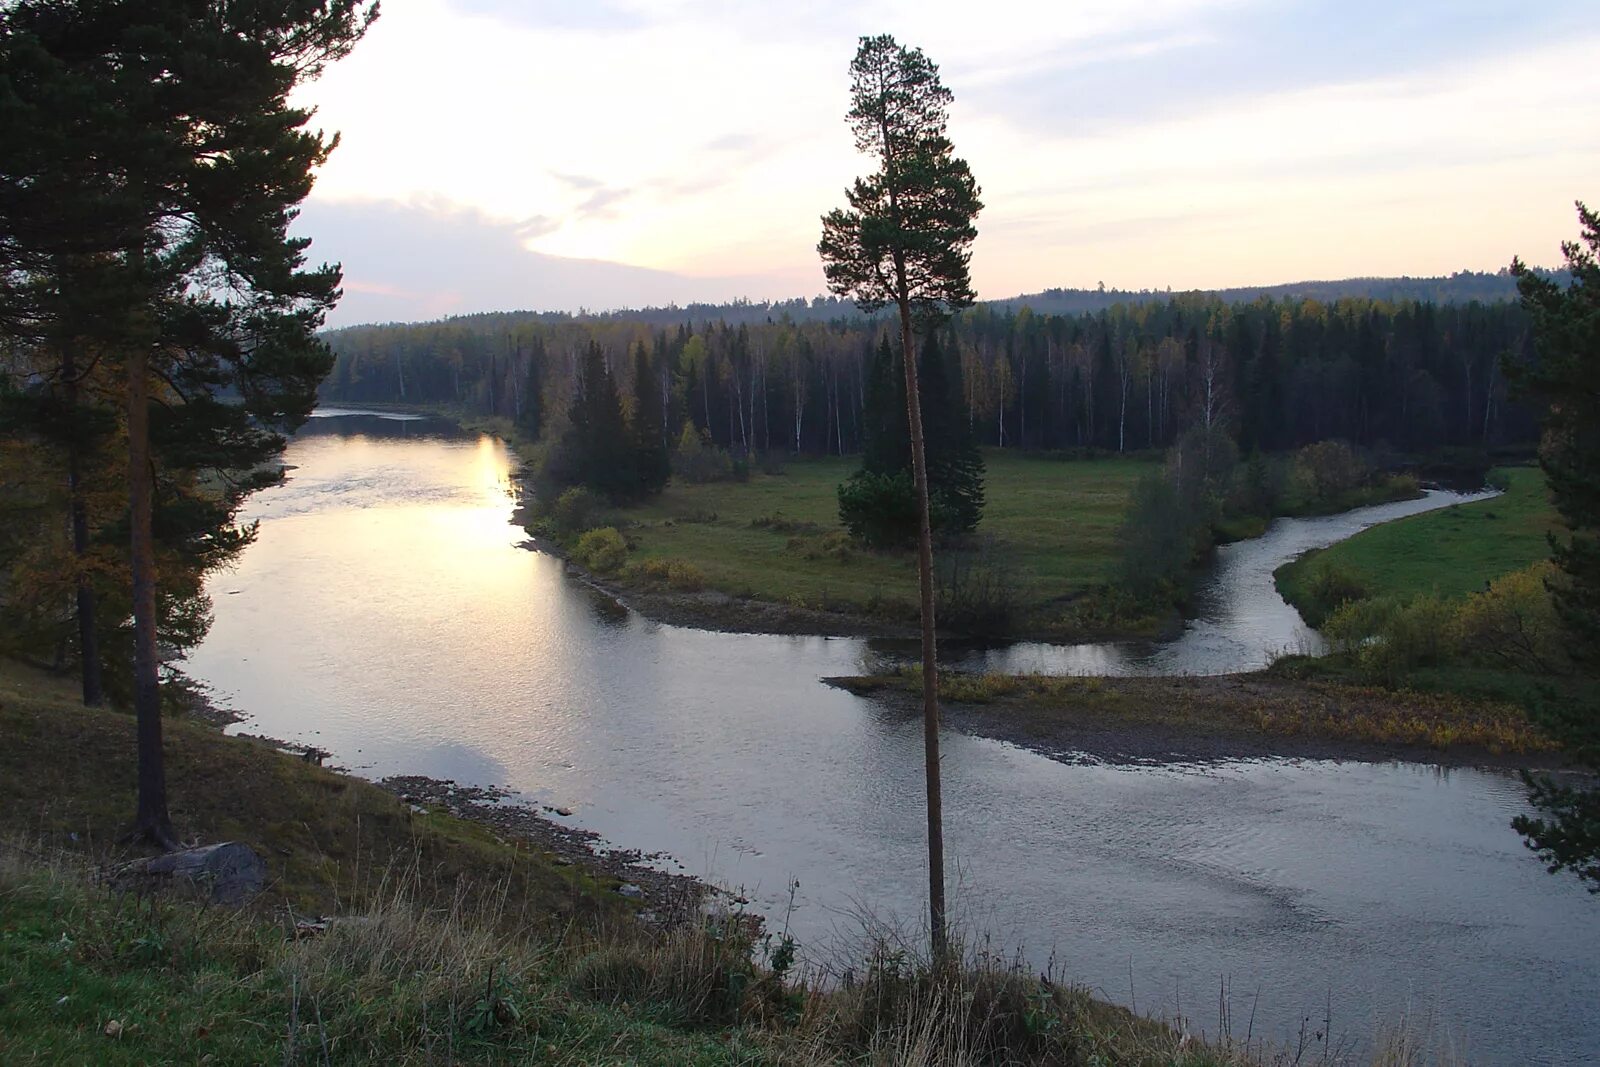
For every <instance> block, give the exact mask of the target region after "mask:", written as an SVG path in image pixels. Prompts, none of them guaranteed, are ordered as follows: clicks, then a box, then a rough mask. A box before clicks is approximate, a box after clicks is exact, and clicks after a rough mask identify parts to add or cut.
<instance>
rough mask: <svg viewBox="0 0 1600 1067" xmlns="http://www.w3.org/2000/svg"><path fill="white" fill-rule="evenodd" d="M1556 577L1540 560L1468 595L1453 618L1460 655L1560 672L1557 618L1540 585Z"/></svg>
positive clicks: (1549, 565)
mask: <svg viewBox="0 0 1600 1067" xmlns="http://www.w3.org/2000/svg"><path fill="white" fill-rule="evenodd" d="M1555 574H1556V569H1555V565H1554V564H1552V563H1551V562H1550V561H1549V560H1541V561H1539V562H1538V563H1535V564H1533V565H1532V566H1530V567H1525V568H1523V569H1522V570H1520V571H1512V572H1511V573H1510V574H1507V575H1503V576H1501V577H1499V578H1496V579H1495V580H1494V581H1493V582H1491V583H1489V587H1488V588H1487V589H1485V590H1484V591H1483V592H1481V593H1475V594H1473V595H1472V596H1471V597H1469V598H1468V599H1467V601H1466V602H1465V603H1463V604H1462V605H1461V606H1460V607H1459V608H1457V609H1456V615H1455V619H1454V620H1453V627H1452V629H1453V637H1454V640H1455V643H1456V644H1457V645H1458V646H1459V647H1460V649H1461V651H1462V652H1463V653H1465V654H1467V655H1470V656H1472V657H1473V658H1475V659H1478V660H1489V661H1492V662H1497V663H1500V664H1502V665H1504V666H1506V667H1510V668H1511V669H1513V670H1521V671H1536V672H1551V671H1559V670H1563V669H1564V668H1565V666H1566V664H1565V663H1564V662H1563V661H1564V656H1563V652H1562V630H1561V620H1560V618H1559V617H1558V616H1557V615H1556V610H1555V602H1554V601H1553V600H1552V599H1551V597H1550V590H1549V589H1548V588H1547V586H1546V584H1545V583H1546V582H1547V581H1548V580H1549V579H1550V578H1551V577H1553V576H1554V575H1555Z"/></svg>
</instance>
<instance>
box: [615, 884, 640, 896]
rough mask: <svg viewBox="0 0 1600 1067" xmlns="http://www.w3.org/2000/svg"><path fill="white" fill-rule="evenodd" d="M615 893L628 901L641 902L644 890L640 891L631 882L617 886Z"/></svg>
mask: <svg viewBox="0 0 1600 1067" xmlns="http://www.w3.org/2000/svg"><path fill="white" fill-rule="evenodd" d="M617 892H618V893H619V894H621V895H622V896H625V897H627V898H628V899H629V900H641V899H643V897H644V890H643V889H640V888H639V887H638V886H636V885H634V884H633V883H632V882H624V883H622V884H621V885H619V886H617Z"/></svg>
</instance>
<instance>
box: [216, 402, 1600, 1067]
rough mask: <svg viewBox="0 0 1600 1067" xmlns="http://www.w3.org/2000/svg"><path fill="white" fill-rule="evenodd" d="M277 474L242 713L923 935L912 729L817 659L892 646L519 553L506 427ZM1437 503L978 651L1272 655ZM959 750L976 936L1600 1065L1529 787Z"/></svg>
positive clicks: (369, 423)
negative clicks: (667, 616)
mask: <svg viewBox="0 0 1600 1067" xmlns="http://www.w3.org/2000/svg"><path fill="white" fill-rule="evenodd" d="M287 462H288V463H290V464H291V465H293V467H294V468H295V469H294V470H293V471H292V472H291V474H290V478H289V481H288V482H287V484H285V485H284V486H282V487H279V488H275V489H272V490H268V491H266V492H264V493H261V494H260V495H259V496H257V497H256V498H255V499H254V500H253V501H252V503H251V516H252V517H254V518H257V519H259V520H260V523H261V526H260V536H259V539H258V541H257V543H256V544H254V545H252V546H251V547H250V548H249V549H248V550H247V551H246V552H245V554H244V556H243V558H242V560H241V561H240V563H239V564H238V566H237V567H236V568H235V569H233V570H232V571H230V572H227V573H224V574H221V575H219V576H217V577H216V578H215V579H214V580H213V581H212V583H211V586H210V591H211V594H212V596H213V598H214V601H215V614H216V621H215V625H214V626H213V627H212V631H211V633H210V635H209V636H208V638H207V639H206V641H205V642H204V644H203V645H202V646H201V647H200V648H199V649H197V650H196V651H195V652H194V653H193V655H192V656H191V658H190V662H189V664H188V669H189V671H190V673H191V674H193V675H194V676H195V677H197V678H199V679H201V680H203V681H206V682H208V683H210V684H211V685H212V686H213V687H214V688H215V690H216V691H217V694H218V696H219V697H220V698H222V699H223V700H225V701H229V702H231V703H233V704H234V705H235V706H236V707H238V708H240V709H242V710H244V711H246V712H248V713H249V714H250V716H251V718H250V720H249V721H248V722H247V723H246V724H245V728H247V729H250V730H252V731H261V732H265V733H267V734H270V735H273V736H276V737H281V738H285V739H291V740H300V741H305V742H309V743H314V744H316V745H319V746H321V747H322V748H325V749H327V750H329V751H330V752H332V753H333V754H334V756H335V758H336V760H337V761H338V762H340V763H342V764H344V765H347V766H350V767H352V768H353V769H355V770H357V771H358V772H359V773H362V774H365V775H368V776H372V777H381V776H383V775H387V774H394V773H417V774H427V775H433V776H436V777H441V778H453V779H456V780H457V781H460V782H463V783H469V784H478V785H491V784H492V785H502V786H506V787H509V788H510V789H513V790H515V791H517V792H519V793H521V794H523V795H524V796H525V797H526V798H528V799H530V800H532V801H536V802H539V803H544V804H550V805H555V806H561V807H565V808H569V809H571V810H572V811H573V812H574V813H575V815H574V821H575V822H577V823H578V824H581V825H583V826H585V827H588V828H591V829H594V830H596V831H598V832H600V833H601V834H602V835H604V837H605V838H606V839H607V840H608V841H609V842H611V843H612V844H614V845H616V846H618V847H628V848H638V849H642V850H644V851H646V852H654V851H657V850H663V851H665V852H667V853H669V854H670V855H672V856H674V857H676V858H677V859H678V860H679V861H681V862H682V863H683V864H684V866H685V867H686V868H687V869H689V870H691V871H692V872H694V873H697V874H700V875H704V876H709V877H712V878H715V879H717V880H719V881H721V882H723V883H724V884H728V885H732V886H736V887H741V888H743V890H744V891H745V893H746V894H747V895H748V896H749V897H750V898H751V900H752V902H753V905H754V906H756V907H758V908H760V909H761V910H763V911H765V912H766V913H768V914H769V915H773V916H776V917H778V918H779V920H780V921H781V918H782V915H783V912H784V910H785V906H786V902H787V901H788V899H789V885H790V883H791V881H792V880H796V879H798V881H799V889H798V891H797V893H796V897H795V901H796V908H795V911H794V913H793V916H792V921H791V925H792V927H793V929H794V930H795V932H796V933H797V934H798V935H799V937H800V939H801V941H802V943H803V945H804V946H805V947H806V948H807V950H809V951H810V952H812V953H813V954H815V955H816V956H818V957H823V956H826V955H828V954H830V953H832V954H835V955H837V954H842V953H847V952H848V947H847V946H849V945H850V944H852V943H853V941H854V940H856V939H859V937H860V933H861V929H862V923H863V913H864V912H865V913H867V914H869V915H870V917H871V919H872V920H873V921H880V922H887V923H895V924H900V925H902V926H904V927H905V928H907V929H910V930H913V931H914V930H915V927H916V924H917V921H918V919H919V917H920V916H921V915H922V914H923V912H924V910H925V906H926V904H925V901H926V896H925V893H926V889H925V874H924V870H925V868H924V863H925V859H924V851H923V850H924V841H923V833H924V824H923V816H922V807H921V803H922V740H921V726H920V721H918V720H917V719H916V718H914V717H912V716H909V715H908V714H906V713H905V712H901V711H895V710H889V709H886V708H884V707H881V706H879V705H877V704H874V703H873V702H871V701H868V700H863V699H860V698H857V697H854V696H851V695H849V694H847V693H843V692H840V691H837V690H834V689H831V688H828V687H826V686H823V685H821V684H819V682H818V679H819V678H821V677H824V676H827V675H836V674H850V673H858V672H860V671H861V670H862V669H863V668H864V667H865V666H866V665H867V664H869V663H870V662H872V661H874V660H875V659H876V658H877V657H878V656H879V655H880V654H881V652H882V650H881V649H879V648H875V647H874V646H873V645H871V644H870V643H869V642H865V641H860V640H854V639H829V638H821V637H779V636H761V635H738V634H721V633H711V632H707V631H702V630H693V629H686V628H682V627H674V626H665V625H660V624H656V623H653V622H650V621H648V620H646V619H643V618H641V617H639V616H638V615H635V614H633V613H632V612H629V611H626V610H622V609H620V608H618V607H617V605H615V604H614V603H613V602H610V601H608V600H606V599H605V598H603V597H599V596H597V595H596V594H594V593H593V592H592V591H590V590H589V589H588V588H587V587H585V586H582V585H581V584H579V583H576V582H574V581H572V580H571V579H570V578H569V577H567V575H566V574H565V573H564V569H563V565H562V563H561V562H560V561H559V560H555V559H553V558H551V557H549V556H546V555H543V554H540V553H536V552H530V551H527V550H526V549H525V548H522V547H519V546H520V543H521V542H522V540H523V535H522V532H521V531H520V530H519V529H517V528H516V527H514V526H512V525H510V524H509V522H508V520H509V518H510V512H511V506H512V501H511V496H510V475H511V470H512V463H513V461H512V459H511V457H509V456H508V454H507V451H506V449H505V446H504V445H503V444H502V443H500V442H498V441H496V440H493V439H491V438H488V437H469V436H462V435H451V434H449V433H448V432H446V431H444V430H443V429H442V428H441V427H440V426H439V425H438V424H435V423H432V422H429V421H428V420H418V419H407V420H398V419H389V418H377V417H372V416H360V415H349V414H341V415H334V416H327V415H324V416H323V417H319V418H315V419H313V420H312V422H311V423H310V424H308V426H307V428H306V429H305V430H303V431H302V432H301V434H300V435H299V436H298V437H297V438H296V439H295V440H294V441H293V442H292V443H291V445H290V449H289V453H288V455H287ZM1443 502H1444V501H1442V500H1437V499H1436V500H1433V501H1431V502H1430V503H1433V504H1435V505H1437V504H1439V503H1443ZM1420 503H1421V502H1408V503H1406V504H1400V505H1388V506H1386V507H1387V509H1388V510H1376V511H1374V510H1369V511H1367V512H1365V513H1356V514H1353V515H1352V516H1340V517H1335V518H1332V519H1319V520H1309V521H1306V522H1295V523H1280V524H1278V525H1277V526H1275V527H1274V529H1273V530H1272V531H1270V532H1269V533H1268V535H1267V536H1266V537H1265V538H1262V539H1260V540H1258V541H1255V542H1248V543H1241V544H1239V545H1235V546H1230V547H1228V548H1225V549H1223V550H1222V557H1221V561H1220V563H1219V576H1221V577H1220V579H1219V581H1218V583H1216V586H1215V589H1214V590H1213V592H1212V593H1210V594H1208V596H1209V598H1210V599H1209V600H1208V601H1207V607H1206V608H1205V610H1204V612H1203V615H1202V618H1201V620H1200V621H1199V622H1198V623H1197V624H1196V625H1195V626H1194V627H1193V628H1191V630H1190V631H1189V632H1188V633H1187V634H1186V635H1185V636H1184V637H1183V638H1182V639H1180V640H1179V641H1177V642H1175V643H1173V644H1170V645H1168V646H1165V647H1149V646H1146V647H1136V646H1094V647H1093V648H1089V649H1086V648H1082V647H1080V648H1078V649H1068V648H1055V647H1051V646H1037V645H1032V646H1014V647H1013V648H1011V649H1009V650H1000V651H988V652H967V653H964V654H963V655H964V656H965V657H966V658H967V659H968V660H969V661H971V662H972V663H973V664H974V665H979V666H982V665H989V666H1004V667H1009V668H1022V669H1047V670H1086V669H1103V670H1108V671H1113V670H1114V671H1149V672H1155V671H1183V672H1193V673H1202V672H1214V671H1216V670H1232V669H1238V668H1240V667H1248V666H1254V665H1258V664H1259V663H1261V662H1264V661H1265V658H1266V657H1267V656H1269V655H1270V654H1271V652H1272V651H1273V650H1275V649H1278V648H1282V647H1284V646H1286V645H1294V646H1296V647H1299V646H1298V645H1297V644H1296V643H1297V642H1298V643H1305V642H1310V641H1313V640H1314V635H1308V633H1307V632H1305V631H1304V630H1303V628H1302V627H1300V626H1299V623H1298V619H1297V618H1296V617H1293V614H1292V611H1291V612H1289V614H1288V615H1285V614H1284V611H1285V608H1284V606H1283V605H1282V601H1281V599H1279V598H1277V596H1276V594H1275V593H1271V592H1270V572H1271V570H1272V568H1273V567H1274V566H1276V562H1274V561H1276V560H1280V559H1281V558H1283V553H1285V552H1287V553H1288V554H1290V555H1292V554H1293V553H1294V552H1295V551H1298V550H1300V549H1302V548H1304V547H1310V546H1311V545H1312V544H1315V543H1326V542H1328V541H1331V540H1335V539H1337V538H1338V537H1340V536H1345V535H1347V534H1348V533H1350V532H1354V530H1355V529H1358V528H1359V527H1360V526H1361V525H1364V524H1366V523H1368V522H1370V521H1375V520H1376V519H1378V518H1380V517H1385V516H1389V517H1392V516H1393V515H1397V514H1401V513H1404V512H1405V511H1406V510H1408V509H1415V508H1416V507H1418V506H1419V504H1420ZM1228 576H1232V577H1228ZM1230 582H1231V583H1235V588H1237V589H1239V591H1240V592H1239V595H1238V596H1234V597H1231V598H1230V597H1228V596H1227V595H1225V593H1224V587H1225V586H1226V585H1227V584H1228V583H1230ZM1263 583H1264V584H1263ZM1246 586H1248V588H1245V587H1246ZM1306 647H1311V646H1310V645H1307V646H1306ZM1208 650H1209V651H1208ZM1230 656H1231V657H1234V658H1233V659H1232V660H1231V661H1229V662H1228V665H1226V666H1218V664H1219V663H1222V662H1223V661H1224V660H1225V659H1227V658H1228V657H1230ZM943 744H944V787H945V809H946V841H947V844H946V848H947V853H948V855H949V857H950V861H951V863H952V880H953V883H954V884H953V888H952V908H953V911H954V912H955V914H957V915H958V916H959V917H960V919H961V920H962V922H963V925H964V929H965V930H966V931H967V936H968V937H969V938H971V939H974V940H983V941H986V943H987V944H989V945H990V946H991V947H993V948H995V949H997V950H1011V949H1015V948H1017V947H1018V946H1022V947H1024V949H1025V954H1026V956H1027V958H1028V960H1029V961H1030V962H1031V963H1033V964H1034V965H1035V966H1039V967H1043V966H1045V965H1046V964H1047V963H1049V962H1051V961H1053V962H1054V964H1055V966H1056V968H1057V970H1058V972H1059V973H1061V974H1063V975H1065V976H1066V977H1068V978H1071V979H1075V980H1077V981H1081V982H1083V983H1085V984H1087V985H1089V986H1091V987H1093V988H1096V989H1098V990H1099V991H1101V992H1102V993H1103V994H1104V995H1105V996H1107V997H1108V998H1110V999H1112V1000H1116V1001H1120V1002H1122V1003H1125V1004H1132V1005H1136V1006H1137V1007H1138V1009H1139V1010H1141V1011H1143V1012H1146V1013H1155V1014H1162V1015H1165V1016H1167V1017H1169V1018H1170V1017H1174V1016H1178V1015H1181V1016H1183V1017H1185V1018H1187V1019H1188V1020H1190V1025H1191V1026H1192V1027H1193V1028H1194V1029H1196V1030H1205V1031H1207V1032H1211V1033H1215V1032H1216V1031H1217V1029H1218V1024H1219V1019H1218V1008H1217V1005H1218V999H1219V992H1221V991H1223V990H1224V989H1225V990H1227V992H1228V998H1229V1000H1230V1001H1231V1010H1232V1015H1233V1029H1234V1032H1235V1034H1236V1036H1242V1034H1243V1031H1244V1029H1245V1023H1246V1020H1247V1019H1248V1018H1250V1016H1251V1015H1252V1014H1253V1016H1254V1024H1253V1031H1254V1034H1255V1035H1256V1036H1257V1037H1261V1036H1263V1035H1265V1036H1266V1037H1268V1038H1270V1039H1274V1040H1280V1041H1292V1040H1293V1037H1294V1035H1295V1034H1296V1033H1297V1032H1298V1029H1299V1027H1300V1025H1301V1023H1302V1021H1303V1020H1309V1021H1310V1028H1311V1029H1313V1030H1318V1029H1324V1028H1325V1027H1326V1024H1325V1017H1326V1016H1328V1015H1331V1017H1332V1021H1331V1028H1330V1029H1331V1032H1332V1033H1333V1034H1334V1035H1336V1038H1337V1039H1338V1040H1339V1041H1342V1042H1345V1043H1348V1044H1350V1045H1351V1046H1360V1045H1361V1044H1362V1043H1363V1042H1365V1041H1367V1040H1369V1039H1370V1038H1371V1037H1372V1036H1373V1035H1374V1034H1375V1033H1377V1032H1378V1030H1379V1029H1380V1028H1381V1027H1384V1026H1392V1025H1395V1024H1398V1023H1399V1022H1401V1021H1402V1020H1405V1021H1407V1023H1408V1024H1409V1025H1410V1026H1411V1027H1413V1028H1414V1029H1417V1030H1420V1031H1423V1032H1425V1033H1426V1034H1427V1035H1428V1037H1429V1039H1430V1040H1431V1041H1432V1042H1433V1043H1434V1044H1435V1045H1437V1046H1439V1047H1449V1048H1451V1049H1455V1050H1458V1051H1464V1052H1465V1054H1466V1055H1467V1057H1468V1059H1469V1060H1470V1062H1474V1063H1489V1064H1508V1065H1509V1064H1522V1063H1536V1064H1572V1063H1600V1013H1597V1011H1596V1008H1597V1005H1600V899H1595V898H1591V897H1590V896H1588V895H1587V894H1585V893H1584V892H1583V891H1582V889H1581V888H1580V887H1579V885H1578V884H1577V882H1576V880H1575V879H1572V878H1570V877H1552V876H1550V875H1547V874H1545V873H1544V871H1543V869H1542V868H1541V867H1540V866H1539V864H1538V863H1537V862H1536V861H1535V860H1534V859H1533V858H1532V857H1531V855H1530V854H1529V853H1527V852H1526V850H1525V849H1524V848H1523V847H1522V846H1521V843H1520V841H1519V839H1518V838H1517V836H1516V835H1515V834H1514V833H1513V832H1512V831H1511V830H1510V829H1509V827H1508V825H1507V823H1508V820H1509V819H1510V818H1511V816H1513V815H1514V814H1516V813H1518V812H1520V811H1523V810H1525V805H1524V799H1523V793H1522V789H1521V787H1520V785H1519V784H1518V782H1517V781H1516V779H1515V778H1514V777H1513V776H1511V775H1509V774H1506V773H1504V772H1499V771H1486V770H1474V769H1454V770H1444V769H1439V768H1435V767H1431V766H1423V765H1417V764H1370V763H1338V762H1322V761H1286V760H1267V761H1233V762H1223V763H1216V764H1208V765H1183V766H1165V767H1138V768H1129V767H1109V766H1101V765H1085V764H1068V763H1063V762H1058V761H1055V760H1052V759H1048V758H1046V757H1044V756H1041V755H1037V754H1035V753H1032V752H1029V751H1026V750H1024V749H1021V748H1017V747H1015V746H1012V745H1008V744H1003V743H1000V742H996V741H991V740H987V739H983V738H978V737H972V736H968V735H964V734H961V733H958V732H954V731H947V732H946V735H945V737H944V741H943Z"/></svg>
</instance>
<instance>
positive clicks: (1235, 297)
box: [986, 269, 1568, 315]
mask: <svg viewBox="0 0 1600 1067" xmlns="http://www.w3.org/2000/svg"><path fill="white" fill-rule="evenodd" d="M1541 273H1548V274H1549V276H1551V277H1554V278H1556V279H1557V280H1558V281H1563V282H1564V281H1566V280H1568V279H1567V276H1566V273H1567V272H1566V271H1553V272H1541ZM1183 296H1190V297H1196V296H1197V297H1214V298H1216V299H1219V300H1221V301H1222V302H1223V303H1225V304H1247V303H1251V302H1253V301H1255V300H1259V299H1261V298H1262V297H1268V298H1270V299H1273V300H1282V299H1285V298H1289V299H1295V300H1326V301H1332V300H1340V299H1344V298H1349V297H1357V298H1364V299H1368V300H1386V301H1389V302H1391V303H1411V302H1413V301H1417V302H1421V303H1431V304H1470V303H1472V302H1473V301H1474V300H1476V301H1478V302H1479V303H1482V304H1493V303H1496V302H1497V301H1501V300H1515V299H1517V280H1516V278H1514V277H1513V276H1512V274H1511V272H1510V271H1508V270H1504V269H1501V270H1499V271H1496V272H1495V273H1493V274H1490V273H1488V272H1484V271H1470V270H1468V271H1458V272H1456V273H1455V274H1451V275H1448V276H1443V277H1437V278H1412V277H1399V278H1344V279H1340V280H1336V281H1307V282H1284V283H1281V284H1278V285H1248V286H1238V287H1235V288H1231V289H1189V290H1183V291H1178V290H1174V289H1139V290H1132V289H1046V290H1044V291H1043V292H1040V293H1025V294H1023V295H1021V296H1013V297H1009V298H1006V299H1003V300H990V301H986V303H988V304H990V305H991V306H997V307H1007V308H1023V307H1029V308H1032V309H1033V310H1034V311H1036V312H1038V313H1040V314H1051V315H1060V314H1072V315H1075V314H1081V313H1082V312H1085V311H1101V310H1103V309H1105V308H1109V307H1114V306H1115V305H1117V304H1147V303H1150V302H1152V301H1164V300H1172V299H1174V298H1177V297H1183Z"/></svg>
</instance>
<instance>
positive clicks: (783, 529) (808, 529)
mask: <svg viewBox="0 0 1600 1067" xmlns="http://www.w3.org/2000/svg"><path fill="white" fill-rule="evenodd" d="M750 526H751V528H753V529H756V530H771V531H772V532H773V533H786V534H813V533H821V532H822V527H820V526H818V525H817V524H816V523H814V522H806V521H804V520H802V519H786V518H784V517H783V512H781V511H774V512H772V513H771V514H769V515H758V516H756V517H755V518H753V519H751V520H750Z"/></svg>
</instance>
